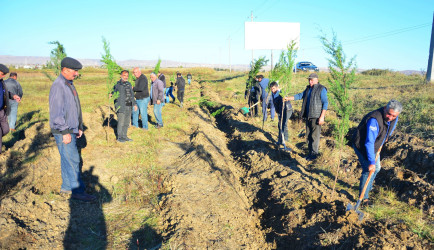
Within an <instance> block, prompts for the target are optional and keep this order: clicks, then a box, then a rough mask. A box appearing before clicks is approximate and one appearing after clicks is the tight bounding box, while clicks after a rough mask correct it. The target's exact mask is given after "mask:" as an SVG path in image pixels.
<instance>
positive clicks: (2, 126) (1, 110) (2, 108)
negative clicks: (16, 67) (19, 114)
mask: <svg viewBox="0 0 434 250" xmlns="http://www.w3.org/2000/svg"><path fill="white" fill-rule="evenodd" d="M7 73H9V69H8V67H6V66H5V65H3V64H0V93H2V95H1V97H0V154H1V152H2V146H3V139H2V138H3V136H5V135H7V134H8V133H9V124H8V115H9V113H10V111H11V109H10V106H9V103H8V100H10V99H13V100H15V101H17V102H20V100H21V99H20V97H19V96H18V95H12V94H11V93H10V92H9V91H8V89H7V87H6V84H5V82H4V81H3V78H4V77H5V76H6V74H7Z"/></svg>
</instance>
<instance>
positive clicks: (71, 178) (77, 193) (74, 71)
mask: <svg viewBox="0 0 434 250" xmlns="http://www.w3.org/2000/svg"><path fill="white" fill-rule="evenodd" d="M60 65H61V72H60V75H59V77H57V79H56V80H54V82H53V85H52V86H51V89H50V96H49V104H50V128H51V132H52V133H53V136H54V139H55V140H56V144H57V148H58V149H59V153H60V166H61V173H62V186H61V188H60V193H65V194H71V198H73V199H78V200H82V201H92V200H95V199H96V197H95V196H93V195H89V194H86V193H85V186H84V183H83V181H82V179H81V177H80V167H79V165H80V155H79V153H78V149H77V139H78V138H80V137H81V136H82V135H83V119H82V113H81V106H80V99H79V98H78V94H77V90H76V89H75V86H74V84H73V80H74V79H75V78H76V77H77V76H78V70H80V69H81V68H82V65H81V63H80V62H79V61H77V60H75V59H74V58H71V57H65V58H64V59H63V60H62V62H61V64H60Z"/></svg>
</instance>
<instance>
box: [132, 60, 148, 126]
mask: <svg viewBox="0 0 434 250" xmlns="http://www.w3.org/2000/svg"><path fill="white" fill-rule="evenodd" d="M133 74H134V76H135V77H136V81H135V84H134V88H133V90H134V97H135V98H136V103H137V107H138V110H136V111H133V126H135V127H139V113H140V115H141V117H142V128H143V129H144V130H148V104H149V101H150V100H151V98H150V97H149V89H148V78H146V76H145V75H144V74H142V71H141V70H140V69H139V68H138V67H136V68H134V69H133Z"/></svg>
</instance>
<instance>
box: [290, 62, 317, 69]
mask: <svg viewBox="0 0 434 250" xmlns="http://www.w3.org/2000/svg"><path fill="white" fill-rule="evenodd" d="M295 70H296V71H311V70H314V71H319V69H318V67H317V66H315V65H314V64H313V63H311V62H299V63H297V65H296V67H295Z"/></svg>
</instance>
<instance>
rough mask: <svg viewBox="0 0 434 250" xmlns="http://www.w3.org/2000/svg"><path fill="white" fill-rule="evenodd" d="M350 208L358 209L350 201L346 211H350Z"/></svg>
mask: <svg viewBox="0 0 434 250" xmlns="http://www.w3.org/2000/svg"><path fill="white" fill-rule="evenodd" d="M350 210H356V207H355V206H353V205H351V203H348V205H347V210H346V211H350Z"/></svg>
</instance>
